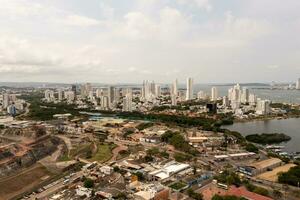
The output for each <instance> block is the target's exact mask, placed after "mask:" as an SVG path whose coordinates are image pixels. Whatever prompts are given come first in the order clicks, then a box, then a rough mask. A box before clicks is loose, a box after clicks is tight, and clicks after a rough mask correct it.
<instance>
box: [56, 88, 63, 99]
mask: <svg viewBox="0 0 300 200" xmlns="http://www.w3.org/2000/svg"><path fill="white" fill-rule="evenodd" d="M57 93H58V101H62V100H63V91H62V89H58V91H57Z"/></svg>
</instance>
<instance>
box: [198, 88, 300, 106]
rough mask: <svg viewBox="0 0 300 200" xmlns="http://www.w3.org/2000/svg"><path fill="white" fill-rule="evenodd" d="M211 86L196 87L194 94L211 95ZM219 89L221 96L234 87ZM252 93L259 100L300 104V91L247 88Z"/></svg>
mask: <svg viewBox="0 0 300 200" xmlns="http://www.w3.org/2000/svg"><path fill="white" fill-rule="evenodd" d="M211 87H212V86H210V85H195V86H194V92H195V93H197V92H199V91H200V90H202V91H204V92H206V93H207V94H209V95H210V94H211ZM216 87H217V88H218V93H219V96H226V95H228V89H229V88H232V87H233V86H216ZM246 87H247V88H248V89H249V91H250V93H253V94H256V95H257V97H258V98H262V99H269V100H272V101H273V102H277V103H300V90H270V89H265V88H266V87H268V86H256V85H253V86H252V85H248V86H246Z"/></svg>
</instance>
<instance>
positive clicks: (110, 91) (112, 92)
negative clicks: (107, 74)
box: [107, 86, 115, 107]
mask: <svg viewBox="0 0 300 200" xmlns="http://www.w3.org/2000/svg"><path fill="white" fill-rule="evenodd" d="M107 97H108V101H109V107H111V106H112V104H113V102H114V101H115V88H114V87H112V86H110V87H108V88H107Z"/></svg>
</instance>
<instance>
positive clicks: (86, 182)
mask: <svg viewBox="0 0 300 200" xmlns="http://www.w3.org/2000/svg"><path fill="white" fill-rule="evenodd" d="M83 185H84V187H85V188H93V187H94V181H93V180H92V179H90V178H87V179H85V180H84V183H83Z"/></svg>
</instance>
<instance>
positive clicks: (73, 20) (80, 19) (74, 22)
mask: <svg viewBox="0 0 300 200" xmlns="http://www.w3.org/2000/svg"><path fill="white" fill-rule="evenodd" d="M59 21H60V22H61V23H63V24H65V25H67V26H81V27H88V26H97V25H100V21H98V20H95V19H92V18H89V17H85V16H80V15H74V14H73V15H68V16H66V17H65V18H64V19H62V20H59Z"/></svg>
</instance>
